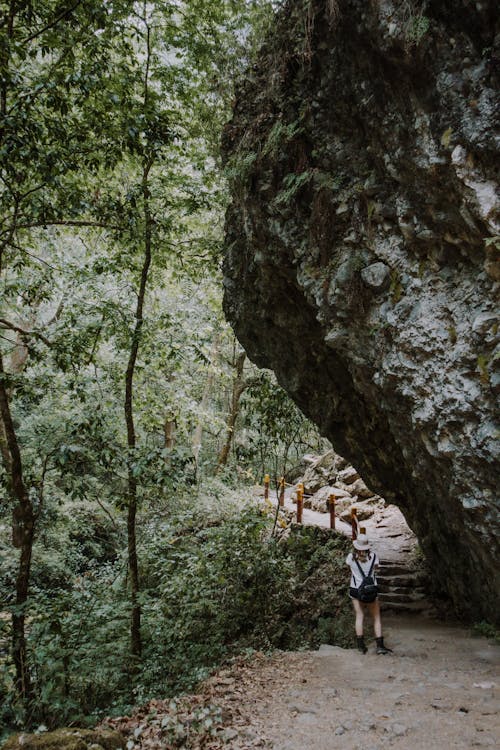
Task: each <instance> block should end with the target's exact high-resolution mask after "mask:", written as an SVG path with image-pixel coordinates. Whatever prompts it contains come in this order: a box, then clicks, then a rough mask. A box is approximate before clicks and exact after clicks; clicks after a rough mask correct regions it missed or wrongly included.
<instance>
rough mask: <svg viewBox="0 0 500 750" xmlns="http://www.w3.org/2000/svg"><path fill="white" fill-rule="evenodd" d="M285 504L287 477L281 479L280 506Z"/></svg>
mask: <svg viewBox="0 0 500 750" xmlns="http://www.w3.org/2000/svg"><path fill="white" fill-rule="evenodd" d="M284 505H285V477H281V479H280V508H283V507H284Z"/></svg>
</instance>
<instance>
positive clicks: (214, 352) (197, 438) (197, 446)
mask: <svg viewBox="0 0 500 750" xmlns="http://www.w3.org/2000/svg"><path fill="white" fill-rule="evenodd" d="M219 346H220V338H219V335H218V334H217V335H216V337H215V338H214V340H213V342H212V347H211V350H210V369H209V370H208V376H207V380H206V382H205V388H204V389H203V396H202V397H201V403H200V417H199V419H198V424H197V425H196V429H195V431H194V432H193V439H192V446H193V456H194V461H195V465H196V471H197V472H198V459H199V456H200V450H201V441H202V437H203V425H204V421H205V412H206V410H207V407H208V401H209V399H210V394H211V393H212V390H213V385H214V379H215V372H214V364H215V363H216V361H217V357H218V354H219Z"/></svg>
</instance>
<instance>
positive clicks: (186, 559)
mask: <svg viewBox="0 0 500 750" xmlns="http://www.w3.org/2000/svg"><path fill="white" fill-rule="evenodd" d="M273 520H274V519H273V513H270V514H269V515H266V514H265V513H263V511H262V510H261V509H259V508H257V507H256V506H255V505H254V504H252V505H251V506H249V505H248V504H247V505H244V506H243V508H242V509H241V508H236V507H234V506H233V507H232V508H230V509H229V510H228V508H227V506H226V507H222V506H221V504H220V503H217V502H215V503H214V502H211V503H210V507H208V508H207V506H206V503H205V506H204V505H203V502H202V501H201V500H200V498H198V502H197V503H196V504H194V506H193V505H192V504H189V503H187V502H186V503H180V504H179V505H178V507H177V508H176V509H175V512H172V510H170V511H169V512H168V513H167V509H158V508H157V509H156V510H155V511H154V513H153V512H151V513H149V514H148V515H146V514H144V516H143V519H142V524H141V541H140V547H139V554H140V559H141V589H142V590H141V599H140V603H141V607H142V635H143V642H144V648H143V654H142V658H141V660H140V662H134V660H133V659H132V658H131V656H130V647H129V618H130V609H129V601H128V591H127V579H126V559H125V552H124V548H123V546H122V537H121V536H120V533H119V530H118V532H117V530H116V529H115V528H114V527H113V526H112V524H111V521H110V522H109V523H110V528H109V529H108V530H106V529H104V528H101V527H102V524H103V523H104V518H101V519H99V524H100V527H99V528H100V534H101V537H102V539H103V540H104V542H103V544H104V543H105V544H106V554H105V555H104V554H101V551H100V548H99V543H98V541H97V540H94V541H95V543H94V544H93V545H89V542H88V539H77V540H75V539H73V540H72V539H71V534H70V532H71V524H70V525H69V531H68V529H66V531H65V527H59V528H58V530H57V532H55V533H57V534H58V535H59V544H57V545H55V544H54V539H52V538H51V537H50V536H49V535H47V536H46V537H45V538H44V540H43V544H42V543H41V542H39V543H38V549H37V554H36V555H35V570H34V581H36V584H35V585H34V587H33V590H32V597H31V600H30V607H29V612H28V617H29V623H30V626H29V644H28V645H29V651H30V655H31V663H32V664H33V665H34V666H33V674H32V679H33V683H34V685H35V699H34V701H33V704H32V707H31V713H30V714H29V715H26V714H25V713H23V711H22V710H21V707H20V706H19V705H18V704H17V703H16V701H15V698H14V695H15V691H14V686H13V667H12V663H11V661H10V656H9V653H8V643H9V636H10V622H9V619H8V617H7V616H5V617H4V618H3V619H0V645H1V646H2V647H3V651H2V655H1V656H0V705H2V706H3V707H2V708H1V709H0V722H1V723H2V724H3V725H5V726H7V727H9V728H10V730H13V729H15V728H16V727H17V728H19V727H21V726H23V727H26V726H30V725H31V726H36V725H37V724H40V723H43V724H44V725H45V726H47V727H48V728H53V727H56V726H61V725H64V724H69V723H77V724H92V723H95V721H96V720H97V719H98V718H99V717H100V716H102V715H103V714H104V713H106V714H115V715H117V714H124V713H127V712H128V711H129V710H130V708H131V707H132V706H133V705H139V704H142V703H144V702H145V701H147V700H148V699H150V698H152V697H161V698H166V697H170V696H174V695H177V694H179V693H181V692H183V691H186V690H190V689H193V688H194V687H195V685H196V683H197V682H199V681H200V680H201V679H203V678H204V677H206V676H207V675H208V674H209V673H210V671H211V670H212V669H213V668H215V667H216V666H217V665H219V664H221V663H222V662H223V661H224V660H225V659H227V658H230V657H232V656H234V655H235V654H238V653H245V652H248V651H252V650H254V649H259V650H264V651H268V650H272V649H274V648H280V649H300V648H310V647H315V646H317V645H319V643H320V642H325V641H326V642H330V643H337V644H339V645H347V644H349V643H350V638H351V636H350V632H351V629H352V623H351V613H350V608H349V602H348V598H347V597H346V595H345V591H346V574H345V566H344V560H345V556H346V546H348V542H347V541H346V540H345V539H344V538H341V537H340V536H336V535H333V536H332V535H330V533H329V532H325V531H324V530H323V531H322V530H319V529H310V528H305V527H304V528H298V529H297V530H293V531H292V532H291V533H290V532H287V533H288V536H286V538H285V537H282V538H281V539H276V538H274V537H273V536H272V533H271V532H272V528H273ZM64 533H67V545H65V544H63V541H64V540H62V536H64ZM113 539H114V542H115V545H116V546H115V552H114V555H111V554H110V550H109V545H110V540H113ZM90 551H91V552H90ZM89 554H92V555H94V556H95V557H94V558H93V559H92V558H85V555H89ZM37 561H38V562H37ZM40 565H41V566H42V568H41V569H37V566H40ZM63 566H64V569H65V571H66V575H65V576H64V577H62V576H61V567H63ZM4 610H6V612H8V610H9V606H8V605H7V606H6V607H5V606H4Z"/></svg>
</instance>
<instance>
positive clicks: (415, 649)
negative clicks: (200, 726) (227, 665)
mask: <svg viewBox="0 0 500 750" xmlns="http://www.w3.org/2000/svg"><path fill="white" fill-rule="evenodd" d="M385 624H386V627H385V632H386V636H387V638H386V640H387V642H388V643H389V644H390V645H391V647H392V648H393V649H394V653H393V654H392V655H390V656H377V655H376V654H375V653H374V649H373V647H371V648H370V651H369V653H368V654H367V655H366V656H363V655H361V654H359V653H358V652H357V651H354V650H347V649H341V648H337V647H333V646H322V647H321V648H320V650H319V651H317V652H306V653H303V654H297V653H294V654H280V655H278V656H274V657H272V658H271V659H269V660H266V659H264V660H263V661H262V662H261V663H260V665H259V664H257V665H256V667H255V668H254V669H252V670H250V671H247V672H245V671H244V672H243V673H242V674H239V673H238V669H235V671H234V673H232V674H231V673H230V672H226V673H225V676H224V677H223V678H222V679H223V681H224V680H225V685H226V687H225V690H227V683H228V680H229V684H232V685H233V689H232V691H230V692H229V694H228V693H224V696H225V697H224V699H223V701H224V703H225V706H226V710H228V708H229V711H230V712H232V727H233V728H232V734H231V733H230V734H229V735H228V739H230V741H229V743H228V745H227V746H228V747H230V748H233V750H236V749H238V750H247V749H250V748H254V747H267V748H273V750H309V749H310V750H382V748H393V749H394V750H423V749H424V748H425V749H426V750H427V749H428V750H435V749H436V750H441V749H442V750H448V748H454V749H456V750H471V749H472V748H476V747H477V748H481V747H498V746H499V742H500V701H499V687H500V674H499V668H500V647H499V646H498V645H495V644H494V643H492V642H491V641H488V640H486V639H484V638H477V637H472V636H471V635H470V633H469V632H468V631H466V630H464V629H463V628H461V627H458V626H446V625H442V624H439V623H433V622H430V621H428V620H422V621H421V620H420V619H415V618H412V619H402V618H400V617H394V618H393V619H391V620H389V619H387V618H386V623H385ZM231 680H233V682H232V683H231ZM223 684H224V683H223ZM213 685H214V688H215V693H214V695H213V698H214V699H215V698H216V696H217V689H216V688H217V678H214V681H213ZM219 698H222V695H220V696H219ZM219 702H220V701H219ZM231 707H232V708H231Z"/></svg>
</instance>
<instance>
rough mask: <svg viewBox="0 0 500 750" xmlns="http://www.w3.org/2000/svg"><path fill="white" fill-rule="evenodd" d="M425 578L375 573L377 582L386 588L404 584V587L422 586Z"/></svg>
mask: <svg viewBox="0 0 500 750" xmlns="http://www.w3.org/2000/svg"><path fill="white" fill-rule="evenodd" d="M424 582H425V578H424V577H423V576H381V575H380V574H378V575H377V583H379V584H381V585H383V586H385V587H386V588H397V587H398V586H404V587H405V588H414V589H415V588H424V585H423V584H424Z"/></svg>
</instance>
